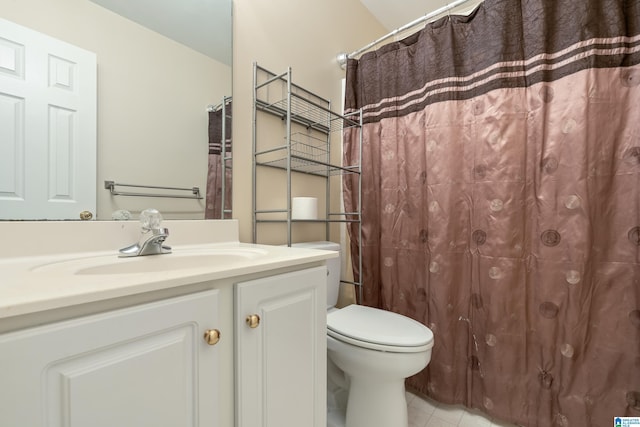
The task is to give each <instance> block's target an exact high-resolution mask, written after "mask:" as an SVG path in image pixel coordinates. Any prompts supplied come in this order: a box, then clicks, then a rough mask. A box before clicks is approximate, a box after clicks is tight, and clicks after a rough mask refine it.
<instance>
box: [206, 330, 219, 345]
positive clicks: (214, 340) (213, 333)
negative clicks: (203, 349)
mask: <svg viewBox="0 0 640 427" xmlns="http://www.w3.org/2000/svg"><path fill="white" fill-rule="evenodd" d="M204 340H205V341H206V342H207V344H209V345H216V344H218V341H220V331H219V330H217V329H207V330H206V331H204Z"/></svg>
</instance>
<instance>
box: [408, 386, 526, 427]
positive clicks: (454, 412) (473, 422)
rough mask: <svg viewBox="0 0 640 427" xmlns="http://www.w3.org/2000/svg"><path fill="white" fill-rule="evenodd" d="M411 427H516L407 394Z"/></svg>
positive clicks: (470, 411) (456, 406)
mask: <svg viewBox="0 0 640 427" xmlns="http://www.w3.org/2000/svg"><path fill="white" fill-rule="evenodd" d="M407 405H408V406H409V427H515V426H514V425H513V424H509V423H504V422H501V421H499V420H492V419H491V418H489V417H488V416H487V415H484V414H482V413H480V412H476V411H474V410H472V409H468V408H465V407H463V406H459V405H445V404H442V403H438V402H435V401H433V400H428V399H426V398H422V397H420V396H416V395H415V394H413V393H411V392H407Z"/></svg>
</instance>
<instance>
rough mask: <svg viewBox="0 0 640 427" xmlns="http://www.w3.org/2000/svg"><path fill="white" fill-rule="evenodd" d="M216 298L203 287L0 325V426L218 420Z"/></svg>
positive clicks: (172, 426)
mask: <svg viewBox="0 0 640 427" xmlns="http://www.w3.org/2000/svg"><path fill="white" fill-rule="evenodd" d="M217 306H218V291H217V290H209V291H203V292H200V293H196V294H192V295H187V296H183V297H176V298H171V299H167V300H163V301H159V302H154V303H149V304H143V305H140V306H135V307H131V308H126V309H122V310H116V311H112V312H106V313H103V314H97V315H92V316H87V317H81V318H78V319H73V320H68V321H64V322H58V323H54V324H51V325H47V326H40V327H35V328H31V329H25V330H22V331H18V332H12V333H8V334H4V335H2V334H0V426H3V427H5V426H6V427H45V426H46V427H144V426H150V427H178V426H179V427H221V426H220V424H219V422H218V417H219V414H218V410H217V409H218V407H217V404H218V403H217V402H218V399H219V396H218V394H217V393H218V392H217V390H218V381H219V374H218V371H219V363H220V362H219V358H220V355H219V347H218V346H217V345H211V344H209V343H207V342H205V340H204V339H203V336H204V335H205V331H206V330H207V329H213V328H216V327H217V326H218V308H217ZM223 333H224V331H223ZM229 335H231V334H229ZM222 339H224V337H223V338H222ZM227 339H229V338H227Z"/></svg>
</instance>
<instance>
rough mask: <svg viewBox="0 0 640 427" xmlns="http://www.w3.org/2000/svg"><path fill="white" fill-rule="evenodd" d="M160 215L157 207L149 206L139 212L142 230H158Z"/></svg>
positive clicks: (160, 221)
mask: <svg viewBox="0 0 640 427" xmlns="http://www.w3.org/2000/svg"><path fill="white" fill-rule="evenodd" d="M161 223H162V215H161V214H160V212H159V211H158V210H157V209H153V208H149V209H145V210H143V211H142V212H140V225H141V226H142V229H143V230H144V231H149V230H159V229H160V224H161Z"/></svg>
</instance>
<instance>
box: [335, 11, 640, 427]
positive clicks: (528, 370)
mask: <svg viewBox="0 0 640 427" xmlns="http://www.w3.org/2000/svg"><path fill="white" fill-rule="evenodd" d="M638 64H640V1H638V0H636V1H605V0H590V1H580V2H576V1H574V0H571V1H569V0H529V1H513V0H510V1H505V0H485V2H484V3H483V4H482V5H480V6H479V7H478V9H477V10H476V11H475V12H474V13H473V14H472V15H471V16H469V17H459V16H452V17H445V18H443V19H441V20H438V21H436V22H434V23H432V24H429V25H427V26H426V27H425V28H424V29H423V30H422V31H420V32H419V33H416V34H414V35H412V36H410V37H408V38H407V39H405V40H402V41H399V42H395V43H391V44H389V45H386V46H384V47H382V48H380V49H379V50H378V51H376V52H371V53H368V54H365V55H364V56H363V57H362V58H361V59H359V60H350V61H349V62H348V68H347V94H346V109H347V111H352V110H355V109H358V108H362V109H363V118H364V126H363V128H362V130H361V131H362V132H363V141H364V142H363V148H362V150H363V152H362V156H363V183H362V185H363V188H362V219H363V233H362V234H363V237H362V239H363V242H362V248H363V249H362V250H363V272H362V274H363V278H362V279H363V283H364V301H363V303H364V304H367V305H372V306H377V307H381V308H384V309H388V310H392V311H395V312H399V313H402V314H405V315H407V316H410V317H412V318H414V319H417V320H419V321H421V322H423V323H424V324H426V325H427V326H429V327H430V328H431V329H432V330H433V332H434V335H435V347H434V349H433V354H432V360H431V362H430V364H429V366H428V367H427V369H425V370H424V371H423V372H421V373H420V374H418V375H416V376H414V377H412V378H410V379H409V380H408V384H409V386H411V387H412V388H415V389H417V390H419V391H421V392H423V393H425V394H428V395H430V396H432V397H434V398H436V399H437V400H440V401H443V402H447V403H463V404H465V405H467V406H469V407H474V408H479V409H481V410H483V411H485V412H487V413H489V414H491V415H493V416H496V417H499V418H501V419H504V420H506V421H511V422H515V423H519V424H522V425H525V426H541V427H551V426H560V427H570V426H580V427H583V426H593V427H601V426H608V425H612V421H613V417H614V416H635V417H640V65H638ZM357 132H358V130H356V129H349V130H346V131H345V142H344V148H345V150H344V151H345V164H353V163H354V161H353V159H357V156H358V145H357ZM356 196H357V186H356V181H355V180H352V179H351V178H350V177H346V178H345V194H344V198H345V205H346V210H347V211H355V210H356V208H357V197H356ZM355 231H356V230H355V228H354V229H351V230H350V235H351V238H352V247H351V249H352V253H353V254H354V256H357V251H358V246H357V242H356V240H355V239H357V233H356V232H355ZM353 265H354V266H357V262H354V263H353ZM354 273H355V275H356V276H359V274H360V272H358V271H355V272H354Z"/></svg>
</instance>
